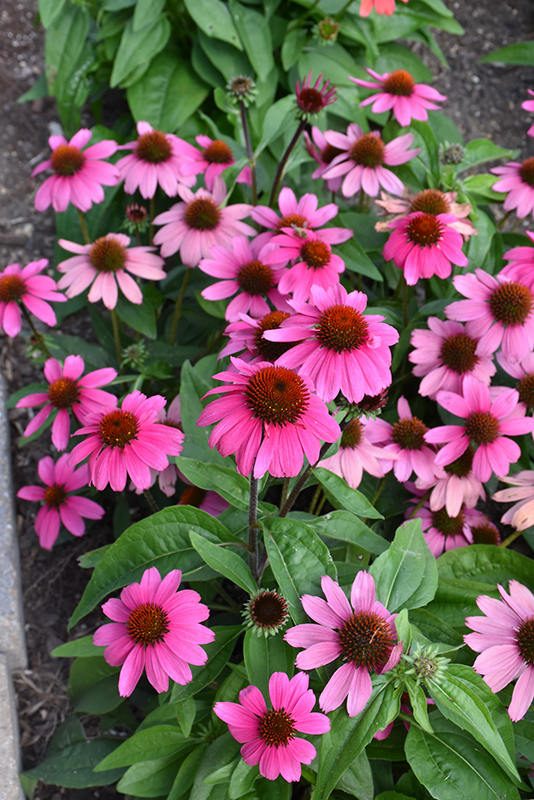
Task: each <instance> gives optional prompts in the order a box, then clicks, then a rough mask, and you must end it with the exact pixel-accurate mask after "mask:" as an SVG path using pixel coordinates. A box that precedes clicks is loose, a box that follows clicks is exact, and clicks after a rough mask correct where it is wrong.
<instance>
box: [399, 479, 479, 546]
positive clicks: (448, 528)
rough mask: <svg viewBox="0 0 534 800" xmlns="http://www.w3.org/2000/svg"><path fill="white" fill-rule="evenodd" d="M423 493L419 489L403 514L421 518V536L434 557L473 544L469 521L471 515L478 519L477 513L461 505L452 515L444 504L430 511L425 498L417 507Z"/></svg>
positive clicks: (407, 516) (410, 517)
mask: <svg viewBox="0 0 534 800" xmlns="http://www.w3.org/2000/svg"><path fill="white" fill-rule="evenodd" d="M423 495H424V492H423V491H422V490H420V491H419V492H418V493H417V496H416V497H413V498H411V502H412V503H413V505H411V506H409V507H408V510H407V511H406V514H405V516H406V518H407V519H412V518H413V517H416V518H418V519H420V520H421V526H422V529H423V536H424V537H425V541H426V543H427V545H428V547H429V549H430V552H431V553H432V555H433V556H435V558H439V556H440V555H441V554H442V553H444V552H448V551H449V550H456V548H457V547H468V546H469V545H470V544H473V534H472V533H471V527H470V525H469V521H470V519H471V517H473V516H475V518H476V519H477V520H478V515H477V514H476V512H474V511H473V509H470V508H466V507H465V506H461V507H460V510H459V512H458V514H455V515H454V516H453V515H450V514H449V513H448V511H447V509H446V508H445V506H443V507H442V508H439V509H437V510H436V511H432V510H431V508H430V507H429V504H428V501H427V500H425V502H424V503H423V505H422V506H421V507H420V508H417V505H418V504H419V503H420V501H421V497H422V496H423ZM415 509H417V510H415Z"/></svg>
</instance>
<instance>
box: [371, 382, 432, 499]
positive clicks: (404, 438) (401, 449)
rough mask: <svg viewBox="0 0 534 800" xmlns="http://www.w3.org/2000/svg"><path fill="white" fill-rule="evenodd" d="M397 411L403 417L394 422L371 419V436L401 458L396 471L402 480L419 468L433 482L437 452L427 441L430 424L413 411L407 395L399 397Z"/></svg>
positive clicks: (427, 479) (395, 465)
mask: <svg viewBox="0 0 534 800" xmlns="http://www.w3.org/2000/svg"><path fill="white" fill-rule="evenodd" d="M397 412H398V415H399V421H398V422H395V423H394V424H393V425H390V423H389V422H386V421H385V420H383V419H370V420H369V422H368V423H367V426H366V430H367V437H368V439H369V441H371V442H373V443H374V444H377V443H379V444H380V445H382V446H383V447H385V449H386V450H389V452H391V453H395V454H396V455H398V460H397V461H394V462H393V472H394V473H395V477H396V478H397V480H398V481H400V483H404V482H405V481H407V480H408V479H409V478H410V476H411V474H412V472H415V474H416V475H417V476H418V477H419V478H421V479H422V480H423V481H425V482H426V483H427V484H432V483H433V482H434V462H435V458H436V453H435V451H434V450H433V449H432V448H430V447H428V445H427V443H426V441H425V434H426V433H427V431H428V428H427V426H426V425H425V424H424V422H421V420H420V419H419V418H418V417H414V416H413V415H412V412H411V409H410V405H409V403H408V401H407V400H406V398H404V397H400V398H399V401H398V403H397Z"/></svg>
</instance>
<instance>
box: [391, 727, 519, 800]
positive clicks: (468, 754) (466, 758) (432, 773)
mask: <svg viewBox="0 0 534 800" xmlns="http://www.w3.org/2000/svg"><path fill="white" fill-rule="evenodd" d="M432 727H433V729H434V733H427V732H426V731H423V730H421V728H419V727H418V726H417V725H415V724H414V725H410V730H409V732H408V736H407V738H406V745H405V748H406V757H407V759H408V763H409V764H410V766H411V768H412V769H413V771H414V773H415V775H416V776H417V778H418V779H419V780H420V781H421V783H422V784H423V785H424V786H425V787H426V788H427V789H428V791H429V792H430V793H431V794H432V797H435V798H436V800H473V798H474V797H476V800H519V792H518V791H517V789H516V787H515V786H513V784H512V782H511V781H510V778H509V777H508V775H506V774H505V773H504V772H503V771H502V770H501V768H500V767H499V766H498V765H497V764H496V763H495V761H494V760H493V758H492V757H491V756H490V755H489V753H487V752H486V751H485V750H481V748H480V745H479V744H478V743H477V742H476V741H475V739H473V737H472V736H470V735H469V734H468V733H466V732H465V731H462V730H461V729H460V728H458V727H457V726H456V725H454V724H453V723H452V722H450V721H449V720H447V719H445V718H444V717H442V715H441V714H440V713H439V711H433V712H432Z"/></svg>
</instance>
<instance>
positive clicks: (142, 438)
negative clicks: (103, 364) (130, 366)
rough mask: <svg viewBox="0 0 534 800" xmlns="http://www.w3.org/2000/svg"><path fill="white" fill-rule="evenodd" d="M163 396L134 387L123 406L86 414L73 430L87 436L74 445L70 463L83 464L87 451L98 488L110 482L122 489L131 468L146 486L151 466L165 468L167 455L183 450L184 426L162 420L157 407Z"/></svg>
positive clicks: (135, 479)
mask: <svg viewBox="0 0 534 800" xmlns="http://www.w3.org/2000/svg"><path fill="white" fill-rule="evenodd" d="M114 400H115V406H116V404H117V399H116V398H114ZM165 402H166V401H165V398H164V397H161V395H155V396H154V397H148V398H147V397H146V395H144V394H143V393H142V392H139V391H137V390H135V391H134V392H131V394H129V395H127V396H126V397H125V398H124V400H123V403H122V408H116V407H115V408H107V409H105V410H103V411H101V412H99V413H94V414H88V415H87V417H86V420H85V425H84V427H83V428H80V430H78V431H76V433H75V434H74V435H75V436H84V435H86V434H87V438H86V439H85V440H84V441H83V442H80V443H79V444H77V445H76V447H75V448H74V450H73V451H72V453H71V463H72V464H79V463H80V461H83V459H84V458H87V456H89V470H90V473H91V483H93V484H94V486H96V488H97V489H99V490H100V491H101V490H102V489H104V488H105V487H106V486H107V485H108V483H109V485H110V486H111V488H112V489H113V490H114V491H116V492H121V491H122V490H123V489H124V487H125V486H126V477H127V474H128V475H129V476H130V478H131V479H132V481H133V482H134V484H135V485H136V486H137V487H138V488H139V489H148V487H149V486H150V482H151V475H150V469H149V468H150V467H152V469H156V470H158V471H159V470H163V469H165V467H167V466H168V465H169V460H168V458H167V456H168V455H170V456H179V455H180V451H181V449H182V443H183V440H184V434H183V433H182V431H180V430H178V429H177V428H171V427H169V426H168V425H161V424H159V421H158V413H159V412H160V410H161V409H162V408H163V406H164V405H165Z"/></svg>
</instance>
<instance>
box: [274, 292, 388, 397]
mask: <svg viewBox="0 0 534 800" xmlns="http://www.w3.org/2000/svg"><path fill="white" fill-rule="evenodd" d="M311 295H312V303H313V304H312V303H299V302H297V301H296V300H289V301H288V302H289V305H291V306H292V307H293V308H294V309H295V311H296V313H295V314H294V315H293V316H292V317H290V318H289V319H287V320H285V322H283V323H282V324H281V326H280V328H279V329H278V330H267V331H265V332H264V334H263V336H264V338H265V339H268V340H269V341H272V342H284V341H286V342H300V344H296V345H295V347H292V348H291V350H288V351H287V353H284V355H282V356H281V357H280V358H279V359H278V361H277V364H280V365H282V366H285V367H290V368H291V369H298V372H299V374H300V375H307V376H309V377H310V378H311V379H312V381H313V382H314V384H315V391H316V392H317V394H318V396H319V397H320V398H321V400H324V401H325V403H329V402H330V401H331V400H333V399H334V398H335V397H337V395H338V394H339V392H341V393H342V394H343V395H344V397H345V398H346V399H347V400H348V401H349V403H358V402H359V401H360V400H361V399H362V397H363V396H364V395H366V394H368V395H377V394H379V392H381V391H382V389H385V388H386V387H387V386H389V385H390V383H391V372H390V367H391V350H390V347H391V346H392V345H394V344H396V343H397V342H398V341H399V334H398V333H397V331H396V330H395V328H392V327H391V325H386V324H385V323H384V322H383V320H384V319H385V318H384V317H381V316H378V315H376V314H365V315H364V313H363V312H364V311H365V307H366V305H367V297H366V295H365V294H364V293H363V292H357V291H355V292H351V293H350V294H348V293H347V290H346V289H345V288H344V287H343V286H341V284H337V285H335V286H331V287H330V288H329V289H328V290H327V291H325V290H324V289H322V288H320V287H319V286H312V288H311Z"/></svg>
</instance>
